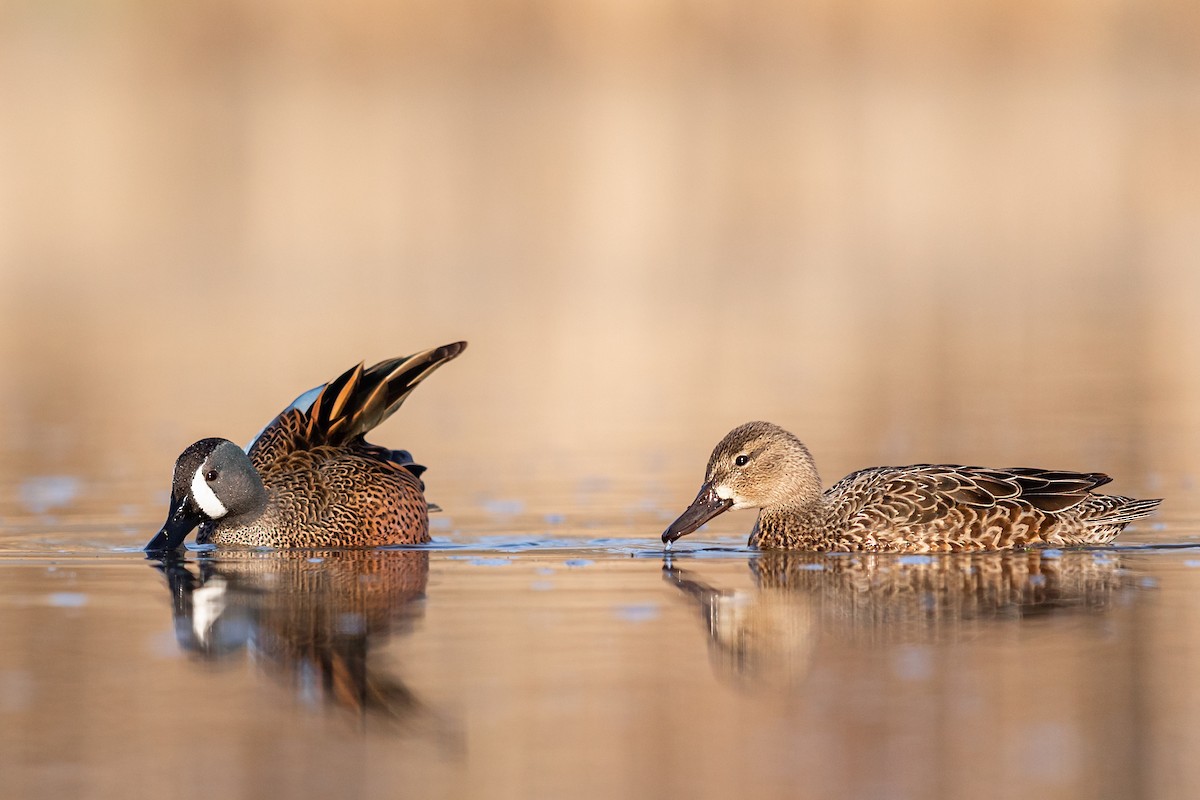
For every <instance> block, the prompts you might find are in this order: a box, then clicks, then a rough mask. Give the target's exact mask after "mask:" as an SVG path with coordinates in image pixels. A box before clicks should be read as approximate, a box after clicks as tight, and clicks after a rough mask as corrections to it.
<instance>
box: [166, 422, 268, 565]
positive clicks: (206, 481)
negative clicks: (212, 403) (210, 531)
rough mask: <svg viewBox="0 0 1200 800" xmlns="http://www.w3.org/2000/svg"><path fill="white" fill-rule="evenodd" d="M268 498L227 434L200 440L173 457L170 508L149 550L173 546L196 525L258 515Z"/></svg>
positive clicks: (170, 549) (242, 453)
mask: <svg viewBox="0 0 1200 800" xmlns="http://www.w3.org/2000/svg"><path fill="white" fill-rule="evenodd" d="M265 502H266V489H264V488H263V483H262V478H261V477H259V474H258V470H256V469H255V468H254V465H253V464H252V463H250V458H249V457H248V456H247V455H246V453H245V451H243V450H242V448H240V447H238V446H237V445H236V444H234V443H233V442H231V441H229V440H228V439H201V440H200V441H198V442H196V443H195V444H193V445H192V446H191V447H189V448H188V449H186V450H184V451H183V452H182V453H181V454H180V455H179V458H178V459H177V460H176V461H175V477H174V478H173V479H172V481H171V507H170V511H169V512H168V514H167V521H166V522H165V523H163V527H162V530H160V531H159V532H158V534H157V535H156V536H155V537H154V538H153V539H151V540H150V542H149V543H148V544H147V545H146V547H145V549H146V551H147V552H171V551H173V550H175V549H177V548H178V547H179V546H180V545H181V544H183V540H184V539H186V538H187V535H188V534H189V533H191V532H192V530H193V529H194V528H195V527H196V526H197V525H202V524H204V523H205V522H212V521H214V520H219V519H225V518H230V517H239V516H243V515H246V514H257V513H258V512H260V511H261V510H262V508H263V506H264V504H265Z"/></svg>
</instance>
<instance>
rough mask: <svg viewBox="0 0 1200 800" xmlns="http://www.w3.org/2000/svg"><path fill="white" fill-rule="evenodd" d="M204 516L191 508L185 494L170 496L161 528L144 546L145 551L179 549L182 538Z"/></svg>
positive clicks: (166, 551) (184, 537) (186, 535)
mask: <svg viewBox="0 0 1200 800" xmlns="http://www.w3.org/2000/svg"><path fill="white" fill-rule="evenodd" d="M203 521H204V518H203V517H202V516H200V513H199V512H198V511H195V510H193V509H192V504H191V503H190V502H189V500H188V497H187V495H184V496H182V497H172V498H171V510H170V511H169V512H168V514H167V521H166V522H164V523H163V526H162V530H160V531H159V532H158V533H157V534H155V536H154V538H153V539H151V540H150V541H149V542H148V543H147V544H146V546H145V547H144V548H142V549H143V550H145V551H146V552H147V553H169V552H173V551H175V550H177V549H179V546H180V545H181V544H183V540H184V539H186V538H187V537H188V534H189V533H191V532H192V530H193V529H195V527H196V526H197V525H199V524H200V523H201V522H203Z"/></svg>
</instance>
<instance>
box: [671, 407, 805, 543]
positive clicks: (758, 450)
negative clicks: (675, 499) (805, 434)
mask: <svg viewBox="0 0 1200 800" xmlns="http://www.w3.org/2000/svg"><path fill="white" fill-rule="evenodd" d="M820 493H821V479H820V477H818V475H817V467H816V464H815V463H814V462H813V458H812V455H811V454H810V453H809V452H808V448H807V447H805V446H804V443H803V442H801V441H800V440H799V439H797V438H796V437H795V436H793V435H792V434H790V433H788V432H787V431H785V430H784V429H783V428H781V427H779V426H778V425H773V424H772V423H770V422H747V423H746V424H745V425H739V426H738V427H736V428H734V429H733V430H731V431H730V432H729V433H728V434H726V436H725V438H724V439H722V440H721V441H720V442H719V443H718V444H717V446H716V447H715V448H714V449H713V452H712V456H710V457H709V459H708V469H707V470H706V471H705V473H704V485H703V486H701V487H700V493H699V494H698V495H696V499H695V500H693V501H692V504H691V505H690V506H688V508H687V510H686V511H684V512H683V513H682V514H680V515H679V519H677V520H675V521H674V522H672V523H671V526H670V527H669V528H667V529H666V531H664V532H663V535H662V540H663V541H664V542H667V543H670V542H673V541H675V540H676V539H678V538H679V537H680V536H685V535H687V534H689V533H691V532H692V531H694V530H696V529H697V528H699V527H700V526H701V525H703V524H704V523H706V522H708V521H709V520H710V519H712V518H713V517H715V516H717V515H718V514H720V513H722V512H724V511H728V510H729V509H731V508H773V507H777V506H788V505H793V504H796V503H804V502H811V501H812V500H814V499H816V498H817V497H818V496H819V495H820Z"/></svg>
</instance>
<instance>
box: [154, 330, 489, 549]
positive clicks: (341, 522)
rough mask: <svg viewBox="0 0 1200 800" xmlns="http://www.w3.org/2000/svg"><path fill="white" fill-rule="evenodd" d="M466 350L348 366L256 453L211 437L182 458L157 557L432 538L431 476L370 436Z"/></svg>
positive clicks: (289, 413)
mask: <svg viewBox="0 0 1200 800" xmlns="http://www.w3.org/2000/svg"><path fill="white" fill-rule="evenodd" d="M466 346H467V343H466V342H455V343H454V344H448V345H445V346H443V347H437V348H434V349H432V350H425V351H423V352H420V353H416V354H415V355H411V356H408V357H406V358H393V359H390V360H388V361H382V362H380V363H378V364H376V365H375V366H373V367H370V368H367V369H364V368H363V365H362V364H359V365H358V366H356V367H354V368H352V369H349V370H347V371H346V372H344V373H342V374H341V375H340V376H338V377H337V378H336V379H334V380H332V381H330V382H329V383H327V384H325V385H323V386H318V387H317V388H316V389H313V390H311V391H308V392H305V393H304V394H302V395H301V396H300V397H298V398H296V401H295V402H293V403H292V405H290V406H289V407H288V408H286V409H284V410H283V411H282V412H281V413H280V414H279V416H277V417H276V418H275V419H274V420H273V421H272V422H271V423H270V424H269V425H267V427H266V428H264V429H263V430H262V432H261V433H260V434H259V435H258V436H257V437H255V439H254V441H253V442H252V443H251V445H250V447H249V452H246V451H243V450H242V448H240V447H238V446H237V445H236V444H234V443H233V442H231V441H228V440H226V439H201V440H200V441H198V442H196V443H195V444H193V445H192V446H191V447H189V448H187V449H186V450H184V451H183V453H182V454H181V455H180V456H179V459H178V460H177V461H176V462H175V476H174V479H173V481H172V483H171V508H170V513H169V515H168V517H167V521H166V523H165V524H164V525H163V528H162V530H161V531H159V533H158V535H156V536H155V537H154V538H153V539H152V540H151V541H150V542H149V544H147V545H146V548H145V549H146V550H147V551H150V552H166V551H173V550H175V549H177V548H178V547H179V546H180V545H181V544H183V541H184V539H186V538H187V535H188V534H189V533H190V532H191V531H192V529H193V528H195V527H196V526H197V525H199V526H200V532H199V533H198V534H197V536H196V540H197V542H199V543H201V544H206V543H212V544H218V545H241V546H251V547H375V546H379V545H386V544H411V543H415V542H426V541H428V540H429V508H428V504H427V503H426V501H425V496H424V486H423V485H422V483H421V480H420V475H421V473H422V472H423V471H424V470H425V468H424V467H422V466H420V465H419V464H414V463H413V460H412V456H411V455H409V454H408V453H407V452H405V451H403V450H388V449H386V448H383V447H379V446H376V445H373V444H368V443H367V442H366V441H365V440H364V439H363V436H364V435H365V434H366V433H367V432H368V431H370V430H371V429H372V428H374V427H375V426H376V425H378V424H379V423H381V422H383V421H384V420H385V419H387V418H388V417H389V416H391V415H392V413H393V412H395V411H396V409H398V408H399V407H400V405H401V403H403V402H404V400H405V399H406V398H407V397H408V395H409V394H410V393H411V392H412V390H413V389H415V388H416V386H417V384H419V383H420V382H421V381H423V380H424V379H425V378H427V377H429V375H430V374H431V373H432V372H433V371H434V370H435V369H437V368H438V367H440V366H441V365H442V364H445V363H446V362H447V361H449V360H451V359H452V358H454V357H456V356H457V355H458V354H459V353H461V352H462V351H463V350H464V349H466Z"/></svg>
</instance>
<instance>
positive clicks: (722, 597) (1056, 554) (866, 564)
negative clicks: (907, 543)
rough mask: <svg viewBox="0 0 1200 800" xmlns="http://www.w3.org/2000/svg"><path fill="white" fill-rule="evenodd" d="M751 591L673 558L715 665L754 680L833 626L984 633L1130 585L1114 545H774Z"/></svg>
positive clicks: (755, 570) (1105, 599) (839, 631)
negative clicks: (960, 550)
mask: <svg viewBox="0 0 1200 800" xmlns="http://www.w3.org/2000/svg"><path fill="white" fill-rule="evenodd" d="M749 566H750V572H751V574H752V576H753V578H754V582H755V588H754V589H753V590H749V591H745V590H736V591H730V590H723V589H720V588H718V587H715V586H713V585H711V584H709V583H707V582H705V581H704V580H703V579H702V578H701V576H700V575H699V574H697V573H696V572H694V571H693V570H690V569H682V568H679V567H676V566H674V564H673V563H672V561H671V559H670V558H668V559H667V561H666V562H665V563H664V565H663V579H664V580H665V581H667V583H669V584H671V585H673V586H675V587H676V588H678V589H679V590H680V591H682V592H683V593H684V594H685V595H687V596H688V598H690V600H691V601H692V603H693V604H694V605H695V607H696V609H697V610H698V611H699V612H700V615H701V617H702V618H703V620H704V623H705V627H706V628H707V630H708V635H709V653H710V655H711V657H712V659H713V662H714V667H715V668H716V669H717V670H718V672H720V673H721V674H722V676H725V677H733V678H736V679H739V681H742V680H744V681H745V682H747V683H748V684H749V683H756V684H760V683H767V684H788V683H793V682H795V681H797V680H799V679H802V678H803V677H804V675H805V674H806V673H807V671H808V669H809V665H810V662H811V659H812V656H813V651H814V649H815V646H816V643H817V641H818V639H819V637H820V636H821V635H823V634H829V635H831V636H833V637H836V638H837V639H840V640H848V641H849V642H851V643H853V644H860V645H862V644H866V645H883V644H920V643H934V642H940V641H954V640H959V639H963V638H966V637H970V636H972V635H973V634H975V633H981V632H982V631H981V630H980V628H981V627H982V626H986V625H991V624H996V622H997V621H999V620H1018V619H1022V618H1028V617H1032V616H1038V615H1050V614H1062V613H1070V612H1077V613H1078V612H1082V613H1089V612H1090V613H1098V612H1105V611H1107V610H1109V609H1110V608H1112V607H1113V606H1114V605H1116V604H1115V603H1114V599H1115V598H1116V597H1117V596H1118V595H1121V594H1122V593H1124V592H1130V591H1133V589H1134V581H1133V579H1132V577H1131V573H1130V571H1129V570H1128V569H1125V568H1123V567H1122V565H1121V561H1120V559H1119V558H1118V556H1117V555H1116V554H1114V553H1112V552H1104V551H1092V550H1077V551H1056V550H1027V551H1007V552H999V553H971V554H955V555H940V556H926V555H909V556H896V555H888V554H838V555H827V554H821V553H812V552H798V551H770V552H764V553H762V554H760V555H756V556H754V557H751V558H750V560H749Z"/></svg>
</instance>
